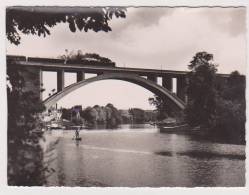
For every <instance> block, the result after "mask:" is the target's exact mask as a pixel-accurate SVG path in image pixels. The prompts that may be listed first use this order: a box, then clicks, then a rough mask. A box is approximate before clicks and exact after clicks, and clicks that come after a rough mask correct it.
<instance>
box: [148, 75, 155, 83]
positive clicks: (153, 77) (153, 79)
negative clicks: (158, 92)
mask: <svg viewBox="0 0 249 195" xmlns="http://www.w3.org/2000/svg"><path fill="white" fill-rule="evenodd" d="M147 79H148V80H150V81H153V82H155V83H157V76H154V75H149V76H147Z"/></svg>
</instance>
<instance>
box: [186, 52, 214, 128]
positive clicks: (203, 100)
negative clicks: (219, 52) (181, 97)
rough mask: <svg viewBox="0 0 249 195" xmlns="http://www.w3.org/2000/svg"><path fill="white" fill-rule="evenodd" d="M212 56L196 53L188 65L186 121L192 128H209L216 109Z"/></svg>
mask: <svg viewBox="0 0 249 195" xmlns="http://www.w3.org/2000/svg"><path fill="white" fill-rule="evenodd" d="M212 60H213V55H212V54H209V53H207V52H199V53H197V54H196V55H195V56H194V58H193V60H192V61H191V62H190V64H189V66H188V67H189V69H190V70H191V72H190V73H189V74H188V78H189V83H188V88H187V94H188V98H189V101H188V105H187V108H186V121H187V122H188V123H189V124H190V125H192V126H198V125H200V126H203V127H210V126H211V125H212V124H213V123H212V122H213V118H214V115H215V109H216V90H215V77H216V71H217V69H216V67H217V65H215V64H213V63H212Z"/></svg>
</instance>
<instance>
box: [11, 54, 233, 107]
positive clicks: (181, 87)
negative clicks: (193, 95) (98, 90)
mask: <svg viewBox="0 0 249 195" xmlns="http://www.w3.org/2000/svg"><path fill="white" fill-rule="evenodd" d="M13 68H14V69H16V70H20V72H21V73H22V75H23V77H24V79H25V81H26V88H27V90H32V91H34V92H35V93H36V94H37V96H39V97H40V98H41V97H42V93H41V88H42V71H55V72H57V92H56V93H55V94H53V95H52V96H50V97H48V98H47V99H46V100H44V104H45V106H46V107H47V108H49V107H50V106H52V105H54V104H55V103H56V102H57V101H58V100H60V99H61V98H62V97H64V96H65V95H67V94H69V93H71V92H72V91H74V90H76V89H78V88H80V87H82V86H85V85H87V84H90V83H93V82H96V81H100V80H107V79H116V80H123V81H127V82H130V83H134V84H137V85H139V86H142V87H144V88H146V89H148V90H149V91H151V92H152V93H154V94H156V95H158V96H159V97H160V98H162V99H163V100H165V101H167V102H168V103H169V105H170V106H173V107H174V108H175V109H180V110H183V109H184V108H185V105H186V102H187V95H186V85H187V73H188V72H186V71H172V70H156V69H139V68H121V67H110V66H101V65H99V66H96V65H82V64H64V62H63V60H59V59H47V58H46V59H45V58H26V57H23V56H7V71H9V70H11V69H12V70H13ZM65 72H71V73H76V74H77V82H76V83H74V84H71V85H69V86H67V87H65V76H64V74H65ZM86 73H93V74H96V76H95V77H92V78H89V79H85V74H86ZM159 77H161V78H162V85H159V84H158V78H159ZM227 77H228V75H225V74H219V76H218V80H219V83H220V84H222V83H223V82H224V81H225V79H226V78H227ZM173 78H175V79H176V93H173V92H172V89H173Z"/></svg>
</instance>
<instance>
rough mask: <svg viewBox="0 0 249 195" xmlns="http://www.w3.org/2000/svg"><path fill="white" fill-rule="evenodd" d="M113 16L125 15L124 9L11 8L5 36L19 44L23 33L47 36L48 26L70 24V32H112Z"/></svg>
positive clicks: (7, 13) (8, 13)
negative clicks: (111, 21)
mask: <svg viewBox="0 0 249 195" xmlns="http://www.w3.org/2000/svg"><path fill="white" fill-rule="evenodd" d="M113 16H115V17H117V18H119V17H121V18H125V8H117V7H95V8H87V7H38V6H37V7H20V6H15V7H8V8H7V10H6V36H7V39H8V40H9V41H10V42H11V43H14V44H15V45H18V44H20V41H21V36H20V34H19V32H22V33H23V34H33V35H38V36H41V35H43V36H44V37H45V36H47V35H50V31H49V28H52V27H54V26H55V25H57V24H59V23H68V25H69V29H70V31H71V32H76V30H77V29H78V30H80V31H82V30H84V31H85V32H87V31H88V30H93V31H95V32H99V31H104V32H108V31H111V27H110V26H109V21H110V20H111V19H112V18H113Z"/></svg>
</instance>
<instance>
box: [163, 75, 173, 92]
mask: <svg viewBox="0 0 249 195" xmlns="http://www.w3.org/2000/svg"><path fill="white" fill-rule="evenodd" d="M162 84H163V87H165V88H166V89H168V90H169V91H172V88H173V87H172V86H173V84H172V78H171V77H169V76H164V77H163V81H162Z"/></svg>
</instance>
